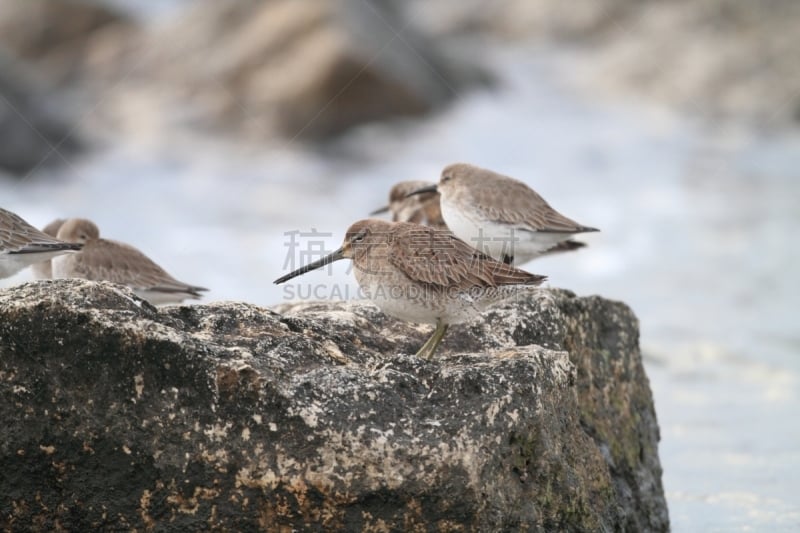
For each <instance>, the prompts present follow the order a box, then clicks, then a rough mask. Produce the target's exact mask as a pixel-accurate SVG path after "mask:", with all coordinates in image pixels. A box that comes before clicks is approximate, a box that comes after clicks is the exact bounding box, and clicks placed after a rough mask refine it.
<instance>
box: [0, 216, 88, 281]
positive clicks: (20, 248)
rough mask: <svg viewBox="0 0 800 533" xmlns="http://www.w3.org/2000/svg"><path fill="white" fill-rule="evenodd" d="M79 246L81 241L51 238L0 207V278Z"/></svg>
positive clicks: (79, 247)
mask: <svg viewBox="0 0 800 533" xmlns="http://www.w3.org/2000/svg"><path fill="white" fill-rule="evenodd" d="M80 249H81V244H76V243H69V242H64V241H61V240H58V239H56V238H54V237H51V236H49V235H47V234H46V233H43V232H41V231H39V230H38V229H36V228H35V227H33V226H31V225H30V224H28V223H27V222H25V221H24V220H23V219H22V218H20V217H19V216H18V215H16V214H14V213H12V212H11V211H6V210H5V209H1V208H0V278H8V277H11V276H13V275H14V274H16V273H17V272H19V271H20V270H22V269H24V268H26V267H29V266H31V265H35V264H36V263H40V262H42V261H47V260H49V259H51V258H53V257H55V256H57V255H62V254H66V253H71V252H76V251H78V250H80Z"/></svg>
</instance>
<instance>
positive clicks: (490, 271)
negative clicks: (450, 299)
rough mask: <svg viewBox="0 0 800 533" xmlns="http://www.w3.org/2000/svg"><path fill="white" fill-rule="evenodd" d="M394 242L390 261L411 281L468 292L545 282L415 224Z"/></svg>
mask: <svg viewBox="0 0 800 533" xmlns="http://www.w3.org/2000/svg"><path fill="white" fill-rule="evenodd" d="M409 226H415V227H413V228H409V229H407V230H406V231H403V232H399V233H398V234H397V236H396V238H395V239H394V240H393V241H392V243H391V247H390V250H389V261H390V262H391V263H392V264H393V265H394V266H395V267H396V268H398V269H399V270H400V271H402V272H403V273H404V274H405V275H406V276H407V277H408V278H409V279H410V280H412V281H415V282H420V283H425V284H429V285H434V286H437V287H441V288H454V289H459V290H467V289H470V288H473V287H497V286H500V285H539V284H540V283H542V281H544V280H545V279H546V278H545V277H544V276H538V275H536V274H530V273H528V272H525V271H524V270H519V269H517V268H514V267H512V266H509V265H506V264H504V263H501V262H499V261H495V260H494V259H492V258H491V257H489V256H487V255H484V254H482V253H481V252H479V251H478V250H476V249H475V248H473V247H471V246H470V245H468V244H467V243H465V242H464V241H462V240H460V239H458V238H456V237H455V235H453V234H452V233H450V232H449V231H446V230H439V229H435V228H430V227H426V226H419V225H416V224H409Z"/></svg>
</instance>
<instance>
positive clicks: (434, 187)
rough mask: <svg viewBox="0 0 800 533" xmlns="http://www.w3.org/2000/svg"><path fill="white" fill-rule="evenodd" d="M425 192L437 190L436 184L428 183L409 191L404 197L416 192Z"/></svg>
mask: <svg viewBox="0 0 800 533" xmlns="http://www.w3.org/2000/svg"><path fill="white" fill-rule="evenodd" d="M426 192H438V189H437V188H436V185H428V186H427V187H422V188H421V189H417V190H416V191H411V192H410V193H408V194H406V198H408V197H410V196H414V195H416V194H425V193H426Z"/></svg>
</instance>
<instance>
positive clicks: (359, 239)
mask: <svg viewBox="0 0 800 533" xmlns="http://www.w3.org/2000/svg"><path fill="white" fill-rule="evenodd" d="M365 236H366V233H359V234H358V235H356V236H355V237H353V242H363V241H364V237H365Z"/></svg>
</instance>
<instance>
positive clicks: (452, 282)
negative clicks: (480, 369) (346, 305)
mask: <svg viewBox="0 0 800 533" xmlns="http://www.w3.org/2000/svg"><path fill="white" fill-rule="evenodd" d="M339 259H352V261H353V266H354V271H355V276H356V280H357V281H358V284H359V285H360V286H361V289H362V291H364V293H365V295H366V296H367V297H368V298H369V299H370V300H372V301H373V302H374V303H375V304H376V305H377V306H378V307H380V309H381V310H382V311H383V312H385V313H386V314H388V315H392V316H394V317H397V318H400V319H402V320H406V321H409V322H422V323H430V324H436V329H435V331H434V332H433V335H431V337H430V338H429V339H428V341H427V342H425V344H424V345H423V346H422V348H420V350H419V351H418V352H417V356H418V357H425V358H430V357H432V356H433V354H434V352H435V351H436V348H437V347H438V346H439V343H440V342H441V341H442V338H443V337H444V334H445V333H446V332H447V328H448V326H449V325H450V324H456V323H459V322H465V321H467V320H471V319H473V318H475V317H477V316H478V315H480V313H481V312H482V311H483V310H485V309H486V308H488V307H489V306H491V305H493V304H496V303H499V302H501V301H503V300H506V299H509V298H511V297H513V296H514V295H516V294H518V293H520V292H521V291H523V290H529V289H531V288H533V287H536V286H538V285H540V284H541V283H542V282H543V281H544V280H545V279H546V277H545V276H537V275H536V274H530V273H528V272H525V271H523V270H519V269H517V268H514V267H512V266H510V265H506V264H504V263H501V262H499V261H495V260H494V259H492V258H491V257H489V256H487V255H484V254H482V253H480V252H478V251H477V250H475V249H474V248H472V247H471V246H469V245H468V244H466V243H465V242H463V241H461V240H459V239H458V238H456V237H455V236H454V235H453V234H452V233H450V232H449V231H447V230H439V229H436V228H431V227H428V226H421V225H419V224H411V223H407V222H387V221H384V220H377V219H369V220H360V221H358V222H356V223H354V224H353V225H352V226H350V228H349V229H348V230H347V235H346V236H345V239H344V243H343V244H342V247H341V248H339V249H338V250H336V251H335V252H333V253H332V254H330V255H328V256H326V257H323V258H322V259H320V260H318V261H315V262H313V263H310V264H308V265H306V266H304V267H302V268H299V269H297V270H295V271H294V272H291V273H289V274H286V275H285V276H282V277H280V278H278V279H277V280H275V283H283V282H285V281H288V280H290V279H292V278H294V277H295V276H299V275H301V274H304V273H306V272H309V271H311V270H315V269H317V268H320V267H323V266H325V265H327V264H329V263H332V262H334V261H337V260H339Z"/></svg>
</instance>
